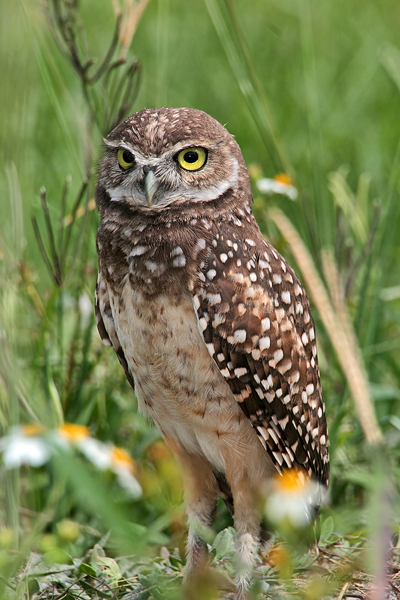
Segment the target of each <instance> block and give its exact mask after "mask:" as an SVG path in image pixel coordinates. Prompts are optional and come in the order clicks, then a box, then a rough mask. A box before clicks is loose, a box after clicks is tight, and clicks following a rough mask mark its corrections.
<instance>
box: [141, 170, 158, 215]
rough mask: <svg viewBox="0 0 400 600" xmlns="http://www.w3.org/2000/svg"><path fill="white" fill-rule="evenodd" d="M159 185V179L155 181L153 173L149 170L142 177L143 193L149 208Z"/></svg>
mask: <svg viewBox="0 0 400 600" xmlns="http://www.w3.org/2000/svg"><path fill="white" fill-rule="evenodd" d="M159 185H160V181H159V179H157V177H156V176H155V175H154V172H153V171H151V170H149V171H148V172H147V173H146V175H145V177H144V193H145V194H146V199H147V202H148V205H149V206H151V205H152V202H153V198H154V194H155V193H156V191H157V190H158V187H159Z"/></svg>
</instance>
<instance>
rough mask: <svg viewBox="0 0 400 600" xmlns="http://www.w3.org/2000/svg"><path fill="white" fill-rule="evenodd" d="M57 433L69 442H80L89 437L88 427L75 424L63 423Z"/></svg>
mask: <svg viewBox="0 0 400 600" xmlns="http://www.w3.org/2000/svg"><path fill="white" fill-rule="evenodd" d="M57 431H58V432H59V433H60V434H61V435H63V436H64V437H65V438H67V440H68V441H70V442H80V441H81V440H84V439H85V438H87V437H89V436H90V431H89V428H88V427H85V425H76V424H75V423H63V424H62V425H60V427H58V429H57Z"/></svg>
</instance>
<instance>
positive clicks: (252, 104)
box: [205, 0, 294, 179]
mask: <svg viewBox="0 0 400 600" xmlns="http://www.w3.org/2000/svg"><path fill="white" fill-rule="evenodd" d="M205 3H206V6H207V10H208V12H209V14H210V17H211V20H212V22H213V24H214V27H215V30H216V32H217V35H218V37H219V39H220V41H221V46H222V48H223V50H224V52H225V54H226V57H227V59H228V62H229V65H230V67H231V70H232V72H233V75H234V77H235V78H236V81H237V83H238V86H239V89H240V90H241V92H242V94H243V97H244V99H245V101H246V103H247V106H248V108H249V110H250V114H251V115H252V117H253V119H254V122H255V123H256V125H257V128H258V130H259V132H260V134H261V137H262V140H263V142H264V145H265V147H266V150H267V153H268V155H269V159H270V161H271V165H272V169H273V170H274V171H275V173H278V172H281V171H282V170H283V171H285V172H286V173H288V174H289V175H290V176H291V177H292V178H293V179H294V172H293V169H292V167H291V165H290V163H289V160H288V158H287V157H286V155H285V153H284V150H283V148H282V146H281V143H280V140H279V137H278V133H277V130H276V126H275V124H274V121H273V117H272V112H271V110H270V108H269V104H268V102H267V99H266V97H265V95H264V93H263V91H262V87H261V84H260V82H259V79H258V77H257V75H256V71H255V68H254V66H253V63H252V60H251V57H250V53H249V51H248V49H247V45H246V43H245V38H244V35H243V33H242V31H241V28H240V27H239V21H238V19H237V18H236V15H235V13H234V9H233V5H232V3H230V2H228V3H227V7H228V11H227V12H228V14H227V15H226V16H224V14H223V12H222V10H221V8H220V6H219V4H220V2H219V0H205ZM229 14H230V15H231V17H230V18H229V16H228V15H229Z"/></svg>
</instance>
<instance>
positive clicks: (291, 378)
mask: <svg viewBox="0 0 400 600" xmlns="http://www.w3.org/2000/svg"><path fill="white" fill-rule="evenodd" d="M250 231H251V233H249V234H248V236H246V237H245V238H244V239H242V238H241V237H240V235H239V234H240V233H242V232H241V231H240V230H238V228H235V229H234V228H233V227H231V226H229V225H228V224H226V225H224V226H222V227H221V228H220V229H219V230H218V232H215V234H214V239H213V240H212V246H211V247H210V253H209V256H208V258H207V260H206V261H204V262H203V263H202V269H201V271H200V272H199V275H198V282H197V284H196V285H195V288H194V305H195V309H196V310H197V315H198V319H199V327H200V329H201V331H202V333H203V337H204V341H205V343H206V345H207V348H208V350H209V352H210V355H211V356H212V358H213V359H214V360H215V362H216V363H217V365H218V367H219V369H220V371H221V373H222V375H223V376H224V377H225V379H226V381H227V383H228V384H229V386H230V388H231V390H232V392H233V394H234V396H235V397H236V400H237V401H238V402H239V404H240V406H241V408H242V410H243V412H244V413H245V414H246V416H247V417H248V418H249V419H250V421H251V423H252V425H253V427H254V429H255V431H256V432H257V434H258V436H259V439H260V441H261V443H262V444H263V445H264V447H265V449H266V450H267V452H268V453H269V454H270V456H271V458H272V459H273V462H274V464H275V466H276V468H277V470H278V471H280V472H281V471H282V470H283V469H286V468H291V467H295V466H297V467H301V468H302V469H304V470H305V471H306V472H308V473H309V474H310V475H314V476H315V477H316V478H317V479H318V480H319V481H321V482H322V483H323V484H326V485H327V484H328V479H329V457H328V435H327V426H326V417H325V406H324V401H323V398H322V393H321V386H320V380H319V369H318V361H317V351H316V343H315V332H314V323H313V319H312V317H311V314H310V310H309V303H308V300H307V297H306V295H305V292H304V289H303V287H302V286H301V284H300V282H299V280H298V278H297V277H296V275H295V273H294V271H293V270H292V269H291V267H290V266H289V265H288V264H287V263H286V261H285V260H284V259H283V258H282V257H281V256H280V255H279V254H278V252H277V251H276V250H275V249H274V248H273V247H272V246H271V245H270V244H269V243H268V242H266V241H265V240H264V238H263V237H262V235H261V233H260V231H259V230H258V228H257V227H256V226H254V227H253V228H250Z"/></svg>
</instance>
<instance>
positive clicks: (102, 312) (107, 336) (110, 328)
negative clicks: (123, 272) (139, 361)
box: [94, 273, 135, 389]
mask: <svg viewBox="0 0 400 600" xmlns="http://www.w3.org/2000/svg"><path fill="white" fill-rule="evenodd" d="M94 311H95V315H96V322H97V330H98V332H99V335H100V337H101V339H102V341H103V344H104V345H105V346H111V347H112V348H113V349H114V350H115V352H116V354H117V356H118V360H119V362H120V363H121V366H122V368H123V369H124V373H125V375H126V378H127V380H128V381H129V383H130V384H131V386H132V387H133V389H135V384H134V381H133V377H132V375H131V373H130V371H129V367H128V363H127V361H126V358H125V354H124V351H123V349H122V346H121V344H120V342H119V339H118V336H117V332H116V330H115V325H114V319H113V316H112V312H111V306H110V300H109V296H108V289H107V284H106V282H105V280H104V279H103V277H102V275H101V273H99V275H98V277H97V284H96V292H95V306H94Z"/></svg>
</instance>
